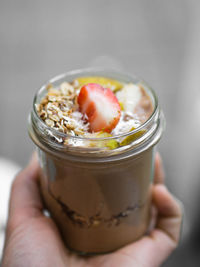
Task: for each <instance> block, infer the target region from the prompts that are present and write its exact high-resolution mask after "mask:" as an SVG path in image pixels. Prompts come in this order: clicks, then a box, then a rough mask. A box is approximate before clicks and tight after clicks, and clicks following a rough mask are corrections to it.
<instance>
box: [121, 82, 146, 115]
mask: <svg viewBox="0 0 200 267" xmlns="http://www.w3.org/2000/svg"><path fill="white" fill-rule="evenodd" d="M116 96H117V98H118V100H119V103H121V104H122V105H123V110H124V111H125V112H132V113H133V112H134V109H135V107H136V105H137V104H138V103H139V101H140V99H141V97H142V93H141V89H140V87H139V86H137V85H135V84H132V83H129V84H126V85H125V86H124V87H123V88H122V89H121V90H120V91H118V92H117V93H116Z"/></svg>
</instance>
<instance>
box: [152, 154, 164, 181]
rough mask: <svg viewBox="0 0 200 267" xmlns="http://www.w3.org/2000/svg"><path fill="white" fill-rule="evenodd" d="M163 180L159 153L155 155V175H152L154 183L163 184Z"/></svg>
mask: <svg viewBox="0 0 200 267" xmlns="http://www.w3.org/2000/svg"><path fill="white" fill-rule="evenodd" d="M164 180H165V173H164V168H163V161H162V158H161V155H160V153H159V152H156V155H155V173H154V183H156V184H157V183H161V184H163V183H164Z"/></svg>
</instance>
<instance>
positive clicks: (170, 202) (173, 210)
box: [153, 184, 182, 216]
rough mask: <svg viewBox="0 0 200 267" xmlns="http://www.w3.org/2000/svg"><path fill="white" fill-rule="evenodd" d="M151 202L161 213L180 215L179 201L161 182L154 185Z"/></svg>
mask: <svg viewBox="0 0 200 267" xmlns="http://www.w3.org/2000/svg"><path fill="white" fill-rule="evenodd" d="M153 202H154V204H155V206H156V207H157V209H158V212H159V214H161V215H164V216H182V208H181V205H180V201H178V200H177V199H176V198H175V197H174V196H173V195H172V194H171V193H170V192H169V190H168V189H167V187H166V186H165V185H163V184H157V185H155V186H154V189H153Z"/></svg>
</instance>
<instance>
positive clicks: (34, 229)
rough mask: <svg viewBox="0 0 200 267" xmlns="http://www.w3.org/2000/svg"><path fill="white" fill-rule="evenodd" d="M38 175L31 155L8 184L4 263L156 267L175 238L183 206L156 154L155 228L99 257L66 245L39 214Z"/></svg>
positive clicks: (13, 266) (18, 265)
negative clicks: (166, 183) (168, 186)
mask: <svg viewBox="0 0 200 267" xmlns="http://www.w3.org/2000/svg"><path fill="white" fill-rule="evenodd" d="M38 176H39V166H38V163H37V158H36V155H34V156H33V158H32V160H31V162H30V164H29V165H28V167H27V168H26V169H24V170H23V171H22V172H21V173H20V174H19V175H18V176H17V177H16V179H15V181H14V183H13V186H12V190H11V198H10V208H9V217H8V223H7V231H6V241H5V248H4V256H3V262H2V267H27V266H29V267H38V266H40V267H51V266H52V267H62V266H63V267H64V266H73V267H77V266H81V267H84V266H87V267H89V266H95V267H104V266H105V267H107V266H109V267H112V266H113V267H115V266H118V267H121V266H123V267H128V266H132V267H134V266H137V267H140V266H141V267H146V266H148V267H151V266H152V267H156V266H160V264H161V263H163V262H164V260H165V259H166V258H167V257H168V256H169V255H170V253H171V252H172V251H173V250H174V249H175V248H176V246H177V244H178V242H179V234H180V227H181V220H182V215H181V206H180V204H179V202H178V201H177V200H175V199H174V198H173V197H172V195H171V194H170V193H169V191H168V190H167V189H166V187H165V186H164V184H163V179H164V174H163V170H162V163H161V159H160V156H159V155H158V154H157V155H156V161H155V184H154V185H153V204H154V206H155V207H156V210H157V215H158V216H157V220H156V225H155V227H154V229H153V230H152V231H151V233H150V234H149V235H148V236H144V237H143V238H141V239H140V240H138V241H136V242H135V243H132V244H130V245H128V246H125V247H123V248H121V249H119V250H118V251H116V252H113V253H110V254H105V255H101V256H93V257H80V256H77V255H75V254H73V253H71V252H70V251H68V250H67V249H66V248H65V246H64V244H63V242H62V240H61V237H60V235H59V232H58V229H57V227H56V225H55V224H54V222H53V220H52V219H51V218H48V217H46V216H44V214H43V204H42V201H41V198H40V194H39V188H38Z"/></svg>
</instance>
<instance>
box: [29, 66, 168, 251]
mask: <svg viewBox="0 0 200 267" xmlns="http://www.w3.org/2000/svg"><path fill="white" fill-rule="evenodd" d="M102 92H103V94H102ZM102 99H103V100H102ZM91 103H92V104H91ZM99 103H100V104H101V105H99ZM91 110H92V111H91ZM91 114H92V115H91ZM107 117H109V120H106V118H107ZM163 120H164V118H163V116H162V113H161V112H160V110H159V107H158V104H157V99H156V96H155V94H154V92H153V91H152V90H151V89H149V87H148V86H147V85H146V84H145V83H144V82H141V81H139V80H136V79H133V78H131V77H127V76H123V75H121V74H118V73H113V72H105V71H101V70H96V71H95V70H94V71H92V70H83V71H77V72H71V73H68V74H66V75H63V76H60V77H58V78H57V79H53V80H52V81H50V83H49V84H47V85H45V86H43V87H42V88H41V89H40V91H39V92H38V93H37V95H36V97H35V100H34V108H33V111H32V114H31V117H30V120H29V134H30V136H31V138H32V140H33V141H34V142H35V143H36V145H37V146H38V154H39V159H40V164H41V179H40V185H41V193H42V196H43V199H44V203H45V204H46V207H47V209H48V211H49V212H50V215H51V216H52V218H53V219H54V220H55V222H56V224H57V226H58V228H59V230H60V233H61V236H62V238H63V240H64V242H65V243H66V246H67V247H68V248H70V249H72V250H74V251H77V252H79V253H82V254H96V253H105V252H110V251H113V250H116V249H118V248H120V247H122V246H124V245H126V244H129V243H130V242H133V241H135V240H137V239H139V238H140V237H141V236H143V235H144V234H145V233H146V232H147V229H148V226H149V221H150V205H151V183H152V179H153V165H154V147H155V144H156V143H157V142H158V140H159V139H160V136H161V134H162V130H163Z"/></svg>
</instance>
